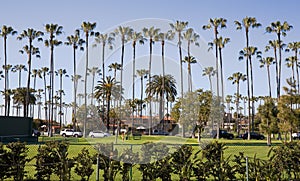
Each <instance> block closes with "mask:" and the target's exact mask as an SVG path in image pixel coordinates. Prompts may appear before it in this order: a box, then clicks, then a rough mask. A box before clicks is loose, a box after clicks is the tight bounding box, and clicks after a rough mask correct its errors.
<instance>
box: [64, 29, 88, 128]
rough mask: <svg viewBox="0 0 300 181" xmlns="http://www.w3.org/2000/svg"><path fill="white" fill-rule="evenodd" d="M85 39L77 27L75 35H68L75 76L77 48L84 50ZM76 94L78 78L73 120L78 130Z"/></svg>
mask: <svg viewBox="0 0 300 181" xmlns="http://www.w3.org/2000/svg"><path fill="white" fill-rule="evenodd" d="M84 43H85V41H84V40H83V39H82V38H80V31H79V30H78V29H77V30H75V33H74V35H70V36H67V41H66V42H65V45H68V46H72V48H73V77H76V75H77V71H76V65H77V64H76V50H77V49H78V48H79V50H81V51H83V50H84V48H83V44H84ZM76 95H77V82H76V79H74V81H73V101H74V104H73V111H72V114H73V115H74V120H72V121H73V128H75V130H76V128H77V127H76V118H75V117H76V105H77V104H76Z"/></svg>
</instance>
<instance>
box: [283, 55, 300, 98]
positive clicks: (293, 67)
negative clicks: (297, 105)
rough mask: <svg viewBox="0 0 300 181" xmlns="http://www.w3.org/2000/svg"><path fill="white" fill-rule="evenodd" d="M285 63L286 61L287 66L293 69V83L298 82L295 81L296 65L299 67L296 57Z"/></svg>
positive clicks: (288, 59) (291, 57) (287, 59)
mask: <svg viewBox="0 0 300 181" xmlns="http://www.w3.org/2000/svg"><path fill="white" fill-rule="evenodd" d="M285 61H286V66H287V67H288V68H291V70H292V81H293V82H296V80H295V65H296V66H297V64H296V62H297V60H296V57H295V56H290V57H288V58H286V59H285ZM296 68H297V67H296ZM296 87H297V86H296ZM297 92H298V90H297Z"/></svg>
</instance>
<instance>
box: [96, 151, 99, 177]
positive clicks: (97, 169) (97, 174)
mask: <svg viewBox="0 0 300 181" xmlns="http://www.w3.org/2000/svg"><path fill="white" fill-rule="evenodd" d="M96 181H99V153H98V154H97V167H96Z"/></svg>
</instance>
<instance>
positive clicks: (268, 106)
mask: <svg viewBox="0 0 300 181" xmlns="http://www.w3.org/2000/svg"><path fill="white" fill-rule="evenodd" d="M258 117H259V118H260V119H261V124H260V128H261V130H263V131H264V132H265V133H267V145H271V134H272V133H274V131H275V129H276V126H277V107H276V105H275V103H274V100H273V99H272V98H271V97H267V98H265V99H264V105H260V106H259V107H258Z"/></svg>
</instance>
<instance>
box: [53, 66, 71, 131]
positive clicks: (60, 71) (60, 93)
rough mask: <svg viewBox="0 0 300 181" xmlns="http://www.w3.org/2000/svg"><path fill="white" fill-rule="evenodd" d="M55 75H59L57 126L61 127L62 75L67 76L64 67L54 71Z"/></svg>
mask: <svg viewBox="0 0 300 181" xmlns="http://www.w3.org/2000/svg"><path fill="white" fill-rule="evenodd" d="M55 74H56V76H59V91H58V92H59V128H60V129H61V123H62V101H63V92H64V91H63V76H65V77H69V75H67V70H66V69H58V70H57V71H55Z"/></svg>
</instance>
